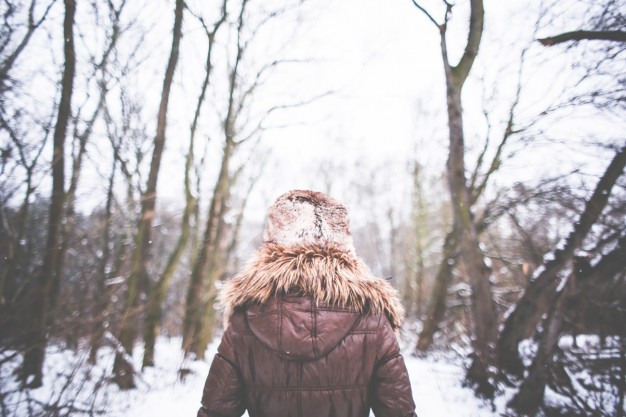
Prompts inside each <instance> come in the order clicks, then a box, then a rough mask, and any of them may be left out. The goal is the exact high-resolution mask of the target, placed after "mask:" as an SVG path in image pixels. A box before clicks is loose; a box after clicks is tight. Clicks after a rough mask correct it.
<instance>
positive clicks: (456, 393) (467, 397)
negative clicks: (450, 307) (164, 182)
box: [0, 338, 501, 417]
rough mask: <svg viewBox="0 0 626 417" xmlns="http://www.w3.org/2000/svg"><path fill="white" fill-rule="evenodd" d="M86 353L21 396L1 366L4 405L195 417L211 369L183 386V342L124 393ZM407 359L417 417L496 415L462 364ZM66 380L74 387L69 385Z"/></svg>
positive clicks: (53, 360) (103, 364) (55, 353)
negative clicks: (466, 380)
mask: <svg viewBox="0 0 626 417" xmlns="http://www.w3.org/2000/svg"><path fill="white" fill-rule="evenodd" d="M138 347H139V346H138ZM216 349H217V344H216V343H214V344H212V345H211V346H210V348H209V350H208V352H207V358H209V359H212V358H213V356H214V354H215V351H216ZM103 350H105V349H103ZM81 352H82V353H81ZM86 352H87V350H86V349H85V350H81V351H80V352H79V353H76V352H73V351H68V350H59V349H58V348H54V347H50V348H49V349H48V354H47V359H46V364H45V373H44V386H43V387H42V388H38V389H35V390H29V391H26V392H21V391H18V390H17V386H16V385H15V384H16V382H15V378H14V375H13V374H14V372H15V370H16V367H17V366H18V365H19V361H17V360H16V361H10V362H8V363H5V365H4V366H2V367H0V382H2V384H0V386H2V389H1V390H0V391H3V392H4V391H5V390H6V392H14V394H13V395H12V396H11V397H7V398H5V400H4V401H5V403H4V404H5V405H9V404H13V405H14V407H16V408H13V415H14V416H15V417H26V416H29V415H31V413H30V410H29V404H30V405H33V404H53V403H56V404H63V405H64V406H63V407H64V408H65V409H67V407H71V408H74V409H82V410H90V409H93V410H100V411H103V413H102V415H105V416H107V417H109V416H111V417H195V415H196V412H197V410H198V407H199V406H200V397H201V395H202V389H203V386H204V380H205V378H206V375H207V373H208V371H209V366H210V364H209V363H207V362H203V361H196V362H193V363H191V364H189V367H190V369H191V370H192V373H191V374H190V375H188V376H187V378H186V379H185V381H184V382H181V381H179V380H178V369H179V368H180V366H181V360H182V358H181V352H180V339H179V338H173V339H166V338H160V339H159V340H158V342H157V349H156V358H155V359H156V364H157V366H156V367H154V368H149V369H147V370H145V371H144V372H143V373H141V374H140V375H139V376H138V378H137V380H136V383H137V388H136V389H134V390H130V391H120V390H118V389H117V386H116V385H115V384H112V383H106V382H105V379H106V378H107V377H108V376H109V375H111V368H112V365H113V363H112V362H113V354H112V352H111V351H103V352H101V355H100V358H99V360H98V364H97V365H96V366H91V365H88V364H87V362H86V356H87V355H86ZM141 355H142V352H141V349H136V352H135V355H134V358H135V360H136V367H137V369H140V367H141ZM405 360H406V364H407V368H408V371H409V375H410V378H411V384H412V387H413V393H414V399H415V403H416V405H417V409H416V411H417V415H418V416H419V417H449V416H454V417H488V416H494V415H497V413H494V412H492V411H491V408H490V406H489V405H488V404H484V403H483V402H482V401H480V400H478V399H477V398H475V397H474V396H473V394H472V391H471V390H469V389H467V388H463V387H462V386H461V381H462V379H463V374H464V371H463V369H462V366H461V365H459V364H458V361H456V360H450V359H448V360H446V359H444V358H443V357H442V358H440V359H434V358H432V357H429V358H427V359H419V358H415V357H411V356H405ZM68 377H69V378H70V379H71V382H70V383H66V381H67V378H68ZM103 382H105V383H103ZM498 405H501V404H498ZM498 408H501V407H498ZM246 416H247V414H246ZM372 416H373V415H372Z"/></svg>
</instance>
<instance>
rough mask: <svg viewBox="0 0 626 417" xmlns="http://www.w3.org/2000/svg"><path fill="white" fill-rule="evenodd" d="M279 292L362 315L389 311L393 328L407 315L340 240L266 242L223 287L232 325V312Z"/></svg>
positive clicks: (226, 320)
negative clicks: (292, 244)
mask: <svg viewBox="0 0 626 417" xmlns="http://www.w3.org/2000/svg"><path fill="white" fill-rule="evenodd" d="M281 295H304V296H310V297H311V298H312V300H313V302H314V303H315V304H318V305H320V304H321V305H327V306H337V307H342V308H347V309H350V310H353V311H355V312H356V313H358V314H365V313H372V314H383V313H384V314H385V315H386V316H387V318H388V319H389V322H390V323H391V326H392V328H393V329H394V330H397V329H398V328H399V327H400V324H401V323H402V320H403V319H404V308H403V307H402V304H401V303H400V300H399V297H398V292H397V291H396V290H395V289H394V288H393V287H392V286H391V285H390V284H389V283H388V282H387V281H385V280H384V279H380V278H376V277H374V276H373V275H372V272H371V271H370V269H369V268H368V267H367V265H365V263H364V262H363V261H362V260H361V259H359V258H358V257H357V256H356V255H355V254H354V253H353V252H352V251H350V250H348V249H346V248H345V247H344V246H341V245H336V244H327V245H323V246H318V245H301V246H295V247H286V246H282V245H279V244H276V243H265V244H263V246H262V247H261V248H260V249H259V251H258V252H257V254H256V256H255V257H254V258H253V259H252V260H251V262H250V263H249V264H248V265H247V266H246V267H245V268H244V269H243V271H242V272H241V273H240V274H239V275H237V276H236V277H235V278H233V279H231V280H229V281H227V282H226V283H225V284H224V287H223V288H222V289H221V291H220V296H219V302H220V306H221V308H222V309H223V311H224V325H225V327H227V326H228V324H229V322H230V319H231V317H232V315H233V313H234V312H235V311H236V310H237V309H238V308H240V307H243V306H246V305H250V304H264V303H266V302H267V301H268V300H270V299H271V298H272V297H276V296H281Z"/></svg>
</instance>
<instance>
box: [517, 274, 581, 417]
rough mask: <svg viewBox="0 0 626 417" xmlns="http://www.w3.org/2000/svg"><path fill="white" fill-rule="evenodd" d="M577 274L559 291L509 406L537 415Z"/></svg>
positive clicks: (523, 412)
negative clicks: (518, 387)
mask: <svg viewBox="0 0 626 417" xmlns="http://www.w3.org/2000/svg"><path fill="white" fill-rule="evenodd" d="M575 279H576V277H575V274H574V273H572V274H571V275H570V276H569V277H568V278H567V282H566V283H565V286H564V288H563V290H562V291H561V292H560V293H559V294H558V296H557V299H556V303H554V304H553V306H552V309H551V311H550V313H549V315H548V317H547V319H546V320H545V324H544V331H543V334H542V335H541V339H540V340H539V346H538V347H537V353H536V355H535V358H534V359H533V363H532V365H531V367H530V369H529V372H528V376H527V377H526V378H525V379H524V382H523V383H522V385H521V386H520V389H519V391H518V393H517V394H516V395H515V397H513V399H512V400H511V401H510V402H509V404H508V405H509V407H511V408H513V409H514V410H516V411H517V412H518V413H520V414H522V415H531V416H532V415H535V414H536V413H537V410H538V409H539V406H540V405H541V404H542V403H543V396H544V392H545V388H546V383H547V382H548V377H549V367H550V365H551V364H552V355H553V353H554V348H555V347H556V344H557V343H558V341H559V336H560V334H561V331H562V329H563V322H564V319H565V305H566V303H567V300H568V298H569V297H570V296H571V295H572V294H574V292H575V286H576V284H575Z"/></svg>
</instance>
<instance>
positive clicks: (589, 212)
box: [497, 146, 626, 376]
mask: <svg viewBox="0 0 626 417" xmlns="http://www.w3.org/2000/svg"><path fill="white" fill-rule="evenodd" d="M624 166H626V146H623V147H622V148H621V149H619V150H618V151H617V153H616V154H615V156H614V158H613V160H612V161H611V163H610V164H609V166H608V167H607V169H606V171H605V172H604V174H603V176H602V178H601V179H600V181H599V182H598V184H597V186H596V189H595V190H594V193H593V195H592V196H591V198H590V199H589V200H588V201H587V203H586V205H585V209H584V211H583V213H582V214H581V215H580V218H579V219H578V221H577V222H576V223H575V225H574V230H573V231H572V232H571V233H570V235H569V236H568V238H567V240H566V242H565V245H564V247H563V248H561V249H558V250H556V251H555V252H554V259H552V260H551V261H549V262H547V263H546V264H545V265H544V267H543V270H542V272H541V273H539V275H537V277H536V278H535V279H534V280H533V281H531V282H530V284H529V285H528V287H527V288H526V291H525V292H524V295H522V297H521V298H520V299H519V301H518V302H517V303H516V305H515V309H514V310H513V311H512V312H511V313H510V314H509V315H508V317H507V318H506V320H505V322H504V326H503V328H502V332H501V333H500V337H499V339H498V343H497V363H498V367H499V369H500V370H501V371H504V372H508V373H510V374H513V375H516V376H521V374H522V371H523V365H522V363H521V359H520V357H519V355H518V352H517V347H518V345H519V343H520V342H521V341H522V340H523V339H524V338H526V337H529V336H530V335H531V334H532V333H533V332H534V331H535V328H536V326H537V324H538V323H539V321H540V319H541V316H542V315H543V314H544V313H545V312H547V311H548V310H547V309H548V308H549V306H550V304H551V303H552V300H553V298H554V296H555V293H554V290H555V288H556V286H557V284H558V273H559V272H560V271H561V270H562V269H563V268H564V267H565V265H566V264H567V263H568V262H569V261H571V259H572V256H573V255H574V252H575V251H576V250H577V249H578V248H580V246H581V245H582V243H583V240H584V239H585V237H586V236H587V234H588V233H589V231H590V230H591V227H592V226H593V224H594V223H595V222H596V220H597V219H598V216H600V214H601V213H602V210H603V209H604V207H605V206H606V203H607V201H608V198H609V195H610V194H611V189H612V188H613V186H614V185H615V182H616V181H617V179H618V178H619V177H620V176H621V175H622V171H623V170H624Z"/></svg>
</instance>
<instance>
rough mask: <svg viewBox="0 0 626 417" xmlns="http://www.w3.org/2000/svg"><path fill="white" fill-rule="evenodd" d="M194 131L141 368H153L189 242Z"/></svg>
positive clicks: (153, 296) (153, 300) (152, 300)
mask: <svg viewBox="0 0 626 417" xmlns="http://www.w3.org/2000/svg"><path fill="white" fill-rule="evenodd" d="M194 135H195V131H194V132H192V135H191V138H190V140H189V150H188V153H187V158H186V162H185V210H184V212H183V217H182V219H181V226H180V230H181V231H180V236H179V237H178V241H177V242H176V246H175V247H174V250H173V251H172V253H171V254H170V257H169V258H168V260H167V265H166V266H165V269H164V271H163V273H162V274H161V277H160V278H159V281H158V282H157V284H156V286H155V287H154V288H153V289H152V291H151V293H150V295H149V297H148V303H147V306H146V321H145V324H144V344H145V346H144V355H143V367H144V368H145V367H147V366H154V344H155V342H156V338H157V336H158V335H159V327H160V324H161V316H162V306H163V302H164V301H165V296H166V295H167V289H168V287H169V284H170V281H171V280H172V277H173V276H174V273H175V272H176V269H177V268H178V265H179V264H180V260H181V259H182V256H183V253H184V252H185V249H186V247H187V243H188V242H189V234H190V231H191V226H190V218H191V214H192V213H193V210H194V208H195V205H196V199H195V198H194V196H193V195H192V194H191V187H190V183H189V174H190V171H191V164H192V162H193V144H194Z"/></svg>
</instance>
